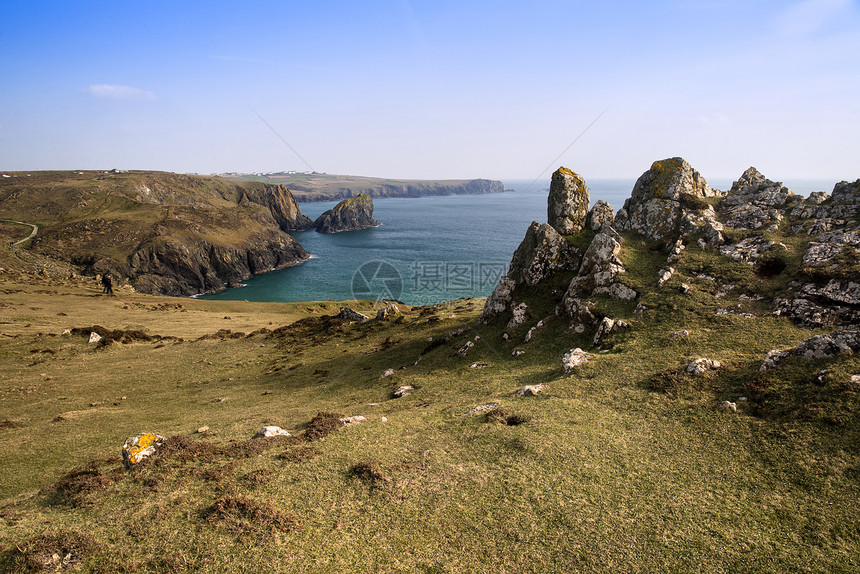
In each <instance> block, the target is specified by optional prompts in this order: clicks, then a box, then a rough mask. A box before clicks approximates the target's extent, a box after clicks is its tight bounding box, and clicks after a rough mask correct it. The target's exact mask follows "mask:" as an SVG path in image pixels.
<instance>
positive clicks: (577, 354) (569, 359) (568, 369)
mask: <svg viewBox="0 0 860 574" xmlns="http://www.w3.org/2000/svg"><path fill="white" fill-rule="evenodd" d="M593 358H594V357H592V356H591V355H589V354H588V353H586V352H585V351H583V350H582V349H580V348H576V349H571V350H570V351H569V352H568V353H566V354H565V355H564V358H562V360H561V363H562V365H563V366H564V373H565V374H566V375H569V374H570V373H572V372H573V371H574V369H576V367H578V366H580V365H583V364H585V363H587V362H588V361H590V360H591V359H593Z"/></svg>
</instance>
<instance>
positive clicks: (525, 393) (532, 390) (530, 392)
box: [514, 384, 543, 397]
mask: <svg viewBox="0 0 860 574" xmlns="http://www.w3.org/2000/svg"><path fill="white" fill-rule="evenodd" d="M541 391H543V385H542V384H540V385H526V386H524V387H521V388H519V389H517V390H516V391H514V394H515V395H519V396H521V397H534V396H536V395H538V394H540V392H541Z"/></svg>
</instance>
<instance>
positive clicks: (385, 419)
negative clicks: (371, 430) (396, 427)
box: [379, 417, 388, 423]
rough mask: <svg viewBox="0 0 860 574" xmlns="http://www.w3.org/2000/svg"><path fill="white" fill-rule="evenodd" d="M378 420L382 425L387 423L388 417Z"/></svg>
mask: <svg viewBox="0 0 860 574" xmlns="http://www.w3.org/2000/svg"><path fill="white" fill-rule="evenodd" d="M379 420H381V421H382V422H384V423H387V422H388V417H382V418H381V419H379Z"/></svg>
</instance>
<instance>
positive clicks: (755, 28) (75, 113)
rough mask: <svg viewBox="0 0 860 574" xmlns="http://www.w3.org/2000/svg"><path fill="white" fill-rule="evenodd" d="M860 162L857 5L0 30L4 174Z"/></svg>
mask: <svg viewBox="0 0 860 574" xmlns="http://www.w3.org/2000/svg"><path fill="white" fill-rule="evenodd" d="M601 114H602V115H601ZM596 118H599V119H597V121H596V122H595V121H594V120H595V119H596ZM592 122H594V123H593V125H592ZM589 125H591V127H590V128H588V129H587V130H586V127H587V126H589ZM270 126H271V127H270ZM273 130H274V131H273ZM583 130H585V133H582V132H583ZM274 132H277V134H276V133H274ZM580 136H581V137H580ZM577 137H579V139H576V138H577ZM281 138H282V139H281ZM284 141H286V142H287V143H288V144H289V146H288V145H285V143H284ZM574 141H575V143H574ZM571 144H573V145H571ZM290 146H291V147H292V148H293V149H292V150H291V149H290ZM568 146H570V147H568ZM566 149H567V151H564V150H566ZM293 150H295V152H298V155H297V154H296V153H294V152H293ZM563 151H564V153H562V152H563ZM858 152H860V2H858V1H856V0H855V1H852V0H801V1H772V0H702V1H694V0H676V1H663V0H657V1H653V2H647V3H646V2H632V1H611V0H608V1H605V2H594V1H587V2H580V1H568V2H562V1H543V0H533V1H531V2H528V3H525V2H513V1H505V0H496V1H493V2H485V1H469V0H460V1H449V0H434V1H424V0H377V1H369V2H355V1H350V2H341V1H325V0H319V1H317V2H307V1H302V2H293V1H282V2H271V1H249V2H244V3H238V2H235V1H231V2H222V1H220V0H208V1H206V2H202V1H201V2H197V1H187V2H183V1H176V0H174V1H172V2H161V1H157V0H154V1H149V2H117V1H116V0H113V1H111V2H89V1H78V2H59V1H56V2H46V1H40V0H32V1H30V2H14V3H13V2H7V3H6V5H5V6H4V15H3V22H2V28H0V169H5V170H37V169H102V168H112V167H118V168H123V169H159V170H167V171H179V172H198V173H212V172H222V171H246V172H247V171H280V170H289V169H296V170H305V169H314V170H317V171H325V172H328V173H344V174H356V175H373V176H381V177H411V178H472V177H487V178H493V179H505V178H523V179H531V178H538V177H543V178H546V179H547V180H548V178H549V171H548V169H554V168H555V167H557V166H558V165H566V166H568V167H570V168H571V169H574V170H575V171H577V172H579V173H581V174H583V175H584V176H585V177H586V179H588V178H606V177H619V178H629V177H636V176H638V175H639V174H641V173H642V172H643V171H645V170H646V169H648V167H649V166H650V164H651V162H652V161H654V160H657V159H662V158H665V157H672V156H682V157H684V158H686V159H687V160H689V161H690V162H691V163H692V164H693V166H694V167H696V168H697V169H699V170H700V171H701V172H702V173H703V175H705V177H709V178H736V177H737V176H739V175H740V174H741V173H742V172H743V170H744V169H746V168H747V167H749V166H750V165H755V166H756V167H758V168H759V170H760V171H762V172H763V173H764V174H765V175H767V176H768V177H770V178H772V179H780V180H789V179H792V178H825V179H833V180H839V179H850V180H854V179H857V178H858V177H860V161H858V160H857V158H858V157H860V153H858ZM560 154H561V155H560ZM559 156H560V157H559Z"/></svg>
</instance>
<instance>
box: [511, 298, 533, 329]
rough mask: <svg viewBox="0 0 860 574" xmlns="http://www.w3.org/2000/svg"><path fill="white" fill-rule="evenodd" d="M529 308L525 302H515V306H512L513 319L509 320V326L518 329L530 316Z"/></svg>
mask: <svg viewBox="0 0 860 574" xmlns="http://www.w3.org/2000/svg"><path fill="white" fill-rule="evenodd" d="M528 310H529V306H528V305H526V304H525V303H515V304H514V305H513V307H511V320H510V321H508V325H507V328H508V329H516V328H517V327H519V326H520V325H522V324H523V323H525V322H526V319H527V318H528Z"/></svg>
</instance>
